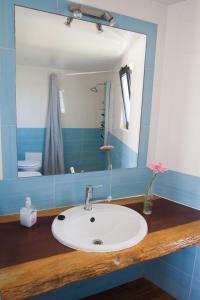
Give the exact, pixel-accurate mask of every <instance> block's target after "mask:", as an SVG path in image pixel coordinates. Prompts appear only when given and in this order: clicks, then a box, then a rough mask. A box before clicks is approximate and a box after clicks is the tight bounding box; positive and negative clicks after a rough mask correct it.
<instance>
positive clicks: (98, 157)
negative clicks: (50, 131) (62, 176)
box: [17, 128, 106, 173]
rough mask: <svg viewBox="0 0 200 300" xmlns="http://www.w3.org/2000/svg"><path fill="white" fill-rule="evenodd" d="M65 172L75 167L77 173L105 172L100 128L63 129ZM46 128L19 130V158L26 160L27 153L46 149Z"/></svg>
mask: <svg viewBox="0 0 200 300" xmlns="http://www.w3.org/2000/svg"><path fill="white" fill-rule="evenodd" d="M62 132H63V145H64V159H65V170H66V172H67V173H69V171H70V170H69V168H70V167H71V166H73V167H74V168H75V171H76V172H81V170H84V172H88V171H98V170H105V167H106V165H105V153H104V152H102V151H100V150H99V147H100V146H102V138H101V129H99V128H63V129H62ZM45 133H46V129H45V128H17V158H18V160H23V159H25V152H42V154H43V157H44V149H45Z"/></svg>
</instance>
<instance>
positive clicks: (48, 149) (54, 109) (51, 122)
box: [43, 74, 64, 175]
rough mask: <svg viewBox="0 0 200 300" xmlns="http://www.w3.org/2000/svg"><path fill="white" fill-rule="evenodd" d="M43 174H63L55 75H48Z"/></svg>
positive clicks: (61, 140)
mask: <svg viewBox="0 0 200 300" xmlns="http://www.w3.org/2000/svg"><path fill="white" fill-rule="evenodd" d="M43 173H44V175H55V174H64V148H63V138H62V124H61V112H60V100H59V90H58V84H57V76H56V75H55V74H51V75H50V80H49V104H48V114H47V129H46V140H45V152H44V165H43Z"/></svg>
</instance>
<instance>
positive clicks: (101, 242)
mask: <svg viewBox="0 0 200 300" xmlns="http://www.w3.org/2000/svg"><path fill="white" fill-rule="evenodd" d="M92 243H93V244H94V245H103V241H102V240H100V239H96V240H94V241H93V242H92Z"/></svg>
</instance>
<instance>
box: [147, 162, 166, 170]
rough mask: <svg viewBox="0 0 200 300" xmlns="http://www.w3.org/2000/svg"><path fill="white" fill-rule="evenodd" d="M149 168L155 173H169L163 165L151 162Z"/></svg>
mask: <svg viewBox="0 0 200 300" xmlns="http://www.w3.org/2000/svg"><path fill="white" fill-rule="evenodd" d="M148 168H149V169H150V170H152V171H153V172H154V173H165V172H166V171H168V168H167V167H165V166H164V165H163V164H162V163H154V162H150V163H149V164H148Z"/></svg>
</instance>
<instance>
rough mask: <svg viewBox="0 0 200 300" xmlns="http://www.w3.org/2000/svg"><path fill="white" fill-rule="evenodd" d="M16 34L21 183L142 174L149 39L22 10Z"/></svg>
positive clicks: (16, 20) (18, 145) (16, 18)
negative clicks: (111, 172)
mask: <svg viewBox="0 0 200 300" xmlns="http://www.w3.org/2000/svg"><path fill="white" fill-rule="evenodd" d="M72 21H73V22H72ZM24 24H26V26H24ZM66 25H67V26H66ZM69 25H70V26H69ZM15 35H16V106H17V161H18V176H19V177H26V176H34V175H35V176H41V175H55V174H65V173H74V172H75V173H79V172H89V171H100V170H107V169H120V168H135V167H137V161H138V149H139V140H140V123H141V109H142V99H143V85H144V84H143V79H144V66H145V55H146V43H147V41H146V35H145V34H142V33H137V32H131V31H125V30H122V29H119V28H114V27H110V26H105V25H101V26H99V25H98V23H97V26H96V24H95V23H92V22H86V21H83V20H77V19H72V18H71V17H70V21H69V19H66V17H64V16H60V15H55V14H50V13H46V12H41V11H37V10H32V9H27V8H24V7H17V6H16V8H15ZM107 145H112V146H113V149H112V150H101V147H102V146H107Z"/></svg>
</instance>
